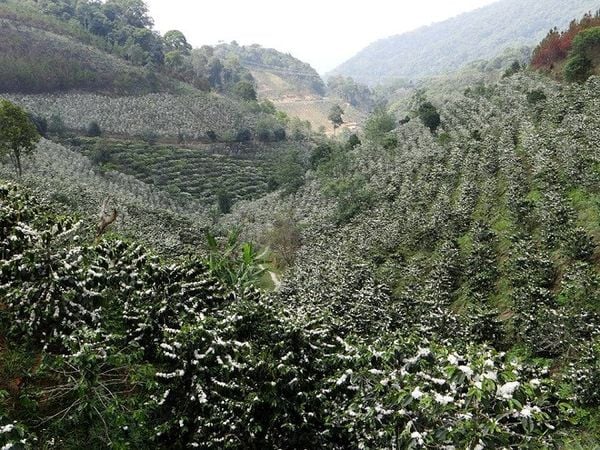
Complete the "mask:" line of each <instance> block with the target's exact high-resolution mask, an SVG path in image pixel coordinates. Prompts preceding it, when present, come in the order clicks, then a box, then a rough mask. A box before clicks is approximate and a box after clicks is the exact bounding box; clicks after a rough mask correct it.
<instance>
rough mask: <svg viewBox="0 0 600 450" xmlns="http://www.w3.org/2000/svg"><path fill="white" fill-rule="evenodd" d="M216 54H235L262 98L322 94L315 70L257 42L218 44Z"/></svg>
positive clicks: (323, 91)
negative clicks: (248, 44)
mask: <svg viewBox="0 0 600 450" xmlns="http://www.w3.org/2000/svg"><path fill="white" fill-rule="evenodd" d="M215 54H216V55H218V56H219V57H221V58H223V59H225V60H227V59H230V58H232V57H233V58H237V59H238V60H239V63H240V64H241V65H242V66H243V67H245V68H246V69H248V70H249V71H250V72H251V73H252V76H253V77H254V79H255V80H256V83H257V90H258V94H259V95H260V96H262V97H263V98H267V99H269V100H277V99H279V98H282V97H322V96H323V95H325V84H324V83H323V80H322V79H321V77H320V76H319V74H318V73H317V71H316V70H315V69H313V68H312V67H311V66H310V65H309V64H307V63H305V62H302V61H300V60H298V59H296V58H294V57H293V56H292V55H289V54H284V53H281V52H279V51H277V50H275V49H271V48H263V47H261V46H260V45H258V44H255V45H250V46H242V45H238V44H237V43H235V42H232V43H231V44H220V45H217V46H216V47H215Z"/></svg>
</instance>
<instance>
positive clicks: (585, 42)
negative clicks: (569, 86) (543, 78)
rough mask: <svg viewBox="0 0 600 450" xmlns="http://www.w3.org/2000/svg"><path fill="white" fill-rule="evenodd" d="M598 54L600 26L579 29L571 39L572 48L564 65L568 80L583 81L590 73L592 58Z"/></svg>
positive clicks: (599, 51)
mask: <svg viewBox="0 0 600 450" xmlns="http://www.w3.org/2000/svg"><path fill="white" fill-rule="evenodd" d="M598 54H600V27H594V28H590V29H587V30H584V31H581V32H580V33H579V34H578V35H577V36H575V39H573V48H572V50H571V52H570V53H569V57H568V59H567V62H566V64H565V67H564V76H565V79H566V80H567V81H570V82H580V83H582V82H584V81H586V80H587V79H588V78H589V77H590V76H591V75H592V69H593V68H594V63H593V61H592V59H591V58H594V60H595V61H596V63H598V61H597V59H598Z"/></svg>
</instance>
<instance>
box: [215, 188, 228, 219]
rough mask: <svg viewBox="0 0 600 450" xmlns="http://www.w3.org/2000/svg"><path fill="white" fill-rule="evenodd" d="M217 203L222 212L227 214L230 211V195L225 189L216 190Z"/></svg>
mask: <svg viewBox="0 0 600 450" xmlns="http://www.w3.org/2000/svg"><path fill="white" fill-rule="evenodd" d="M217 205H218V206H219V211H221V213H222V214H229V212H230V211H231V196H230V195H229V193H228V192H227V191H226V190H225V189H219V190H218V191H217Z"/></svg>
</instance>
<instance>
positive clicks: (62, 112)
mask: <svg viewBox="0 0 600 450" xmlns="http://www.w3.org/2000/svg"><path fill="white" fill-rule="evenodd" d="M3 97H5V98H7V99H9V100H11V101H13V102H15V103H17V104H19V105H21V106H22V107H24V108H25V109H27V110H28V111H31V112H34V113H36V114H38V115H41V116H43V117H46V118H49V117H51V116H52V115H58V116H60V117H61V118H62V119H63V121H64V123H65V125H66V126H67V127H68V128H69V129H72V130H79V131H82V130H85V129H86V127H87V126H88V124H89V123H90V122H91V121H96V122H98V124H99V125H100V127H101V128H102V130H104V131H106V132H108V133H112V134H117V135H124V136H139V135H142V134H144V133H147V132H148V131H151V132H153V133H156V134H158V135H159V136H162V137H177V136H178V135H180V134H183V135H184V136H186V137H187V138H190V139H206V133H207V132H208V131H214V132H215V133H218V134H223V133H226V132H228V131H229V132H231V131H232V130H233V131H235V130H237V129H239V128H242V127H252V126H253V125H254V123H255V120H256V116H255V115H252V114H245V113H244V110H243V106H242V105H241V104H239V103H237V102H235V101H233V100H230V99H228V98H225V97H222V96H219V95H216V94H211V93H205V92H200V91H193V92H190V93H188V94H186V95H176V94H147V95H141V96H134V97H132V96H127V97H114V96H107V95H100V94H82V93H66V94H50V95H48V94H43V95H42V94H40V95H20V94H12V95H3Z"/></svg>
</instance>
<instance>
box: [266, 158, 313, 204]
mask: <svg viewBox="0 0 600 450" xmlns="http://www.w3.org/2000/svg"><path fill="white" fill-rule="evenodd" d="M305 173H306V166H305V162H304V159H303V158H302V155H301V154H300V152H299V151H298V150H289V151H286V152H284V153H283V154H282V155H280V157H279V158H278V160H277V162H276V163H275V165H274V167H273V173H272V176H271V178H270V179H269V185H270V187H271V188H272V189H281V191H282V193H283V194H284V195H289V194H293V193H295V192H297V191H298V189H300V187H302V185H303V184H304V175H305Z"/></svg>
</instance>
